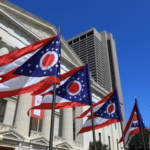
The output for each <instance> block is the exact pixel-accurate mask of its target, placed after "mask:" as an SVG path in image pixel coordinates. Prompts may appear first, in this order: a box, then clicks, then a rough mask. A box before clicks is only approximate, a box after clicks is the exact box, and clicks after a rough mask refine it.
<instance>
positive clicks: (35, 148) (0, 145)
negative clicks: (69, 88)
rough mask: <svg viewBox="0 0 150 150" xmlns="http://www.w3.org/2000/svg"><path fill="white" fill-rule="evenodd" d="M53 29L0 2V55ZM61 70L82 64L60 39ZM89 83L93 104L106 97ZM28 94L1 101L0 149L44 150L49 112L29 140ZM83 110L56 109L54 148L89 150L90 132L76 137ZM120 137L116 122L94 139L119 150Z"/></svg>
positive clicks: (30, 98) (112, 149)
mask: <svg viewBox="0 0 150 150" xmlns="http://www.w3.org/2000/svg"><path fill="white" fill-rule="evenodd" d="M56 33H57V31H56V28H55V27H54V26H53V25H52V24H50V23H48V22H45V21H43V20H42V19H39V18H38V17H36V16H34V15H32V14H30V13H28V12H26V11H25V10H23V9H20V8H18V7H17V6H15V5H13V4H11V3H9V2H8V1H6V0H1V1H0V55H3V54H6V53H9V52H11V51H13V50H15V49H19V48H22V47H24V46H26V45H28V44H30V43H33V42H36V41H38V40H41V39H44V38H47V37H50V36H51V35H54V34H56ZM61 41H62V58H61V60H62V64H61V71H62V73H63V72H67V71H69V70H71V69H73V68H75V67H78V66H81V65H83V63H82V62H81V60H80V59H79V58H78V57H77V56H76V54H75V53H74V52H73V50H72V49H71V48H70V47H69V46H68V44H67V42H66V41H65V40H64V39H63V38H62V39H61ZM91 83H92V98H93V101H94V102H96V101H98V100H100V99H101V98H102V97H104V96H105V95H107V94H108V91H107V90H105V89H104V88H102V87H100V86H99V85H98V84H97V83H96V82H94V80H92V79H91ZM31 103H32V97H31V95H30V94H25V95H21V96H15V97H10V98H5V99H1V100H0V135H1V136H3V140H1V141H0V150H6V149H7V150H13V149H15V150H27V149H30V150H31V149H32V150H47V149H48V140H49V130H50V116H51V111H50V110H45V111H44V119H43V121H41V122H40V126H39V127H38V131H37V120H34V121H35V122H34V125H33V127H32V131H31V136H30V137H29V136H28V134H29V124H30V118H29V117H28V116H27V110H28V108H29V107H31ZM82 109H86V108H85V107H84V108H81V107H78V108H75V109H72V108H70V109H64V110H57V111H56V117H55V130H54V147H55V149H56V150H88V144H89V141H92V140H93V139H92V132H89V133H85V134H81V135H79V136H77V132H78V131H79V130H80V128H81V127H82V124H83V120H75V119H74V116H76V115H79V114H80V113H81V112H82V111H83V110H82ZM120 137H121V130H120V124H119V123H116V124H113V125H110V126H108V127H106V128H103V129H100V130H96V139H97V140H100V138H101V141H102V143H104V144H107V145H109V146H110V148H111V150H121V147H122V145H118V144H117V141H118V140H119V138H120Z"/></svg>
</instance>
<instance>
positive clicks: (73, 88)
mask: <svg viewBox="0 0 150 150" xmlns="http://www.w3.org/2000/svg"><path fill="white" fill-rule="evenodd" d="M80 91H81V84H80V82H79V81H73V82H71V83H70V84H69V86H68V93H69V94H70V95H76V94H78V93H79V92H80Z"/></svg>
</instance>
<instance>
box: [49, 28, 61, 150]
mask: <svg viewBox="0 0 150 150" xmlns="http://www.w3.org/2000/svg"><path fill="white" fill-rule="evenodd" d="M58 32H60V25H59V26H58ZM55 102H56V83H54V85H53V99H52V110H51V122H50V125H51V126H50V137H49V150H53V137H54V119H55Z"/></svg>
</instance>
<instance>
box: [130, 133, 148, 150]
mask: <svg viewBox="0 0 150 150" xmlns="http://www.w3.org/2000/svg"><path fill="white" fill-rule="evenodd" d="M148 134H149V131H148V130H145V131H143V137H144V141H145V147H146V150H150V149H149V136H148ZM128 150H144V142H143V138H142V132H141V133H139V134H136V135H134V136H133V137H132V138H131V140H130V141H129V144H128Z"/></svg>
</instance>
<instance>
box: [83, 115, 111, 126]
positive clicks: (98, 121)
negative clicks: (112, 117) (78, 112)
mask: <svg viewBox="0 0 150 150" xmlns="http://www.w3.org/2000/svg"><path fill="white" fill-rule="evenodd" d="M107 120H108V119H105V118H101V117H96V118H94V126H96V125H100V124H103V123H105V122H106V121H107ZM90 126H92V119H88V120H87V121H86V122H85V123H84V125H83V127H82V128H84V127H90Z"/></svg>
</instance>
